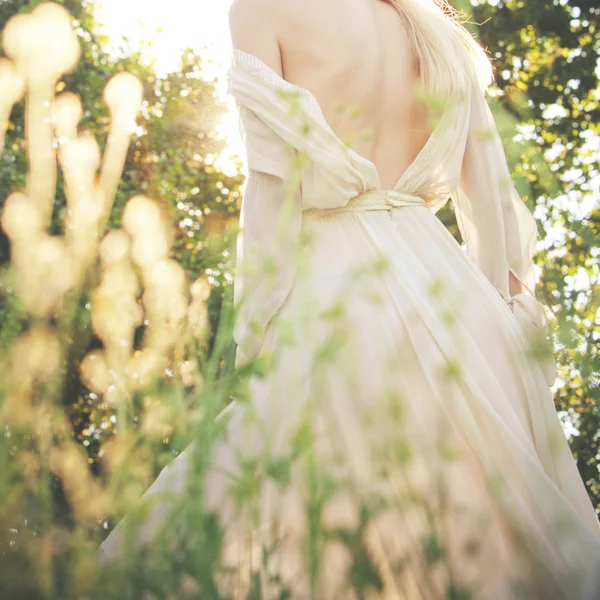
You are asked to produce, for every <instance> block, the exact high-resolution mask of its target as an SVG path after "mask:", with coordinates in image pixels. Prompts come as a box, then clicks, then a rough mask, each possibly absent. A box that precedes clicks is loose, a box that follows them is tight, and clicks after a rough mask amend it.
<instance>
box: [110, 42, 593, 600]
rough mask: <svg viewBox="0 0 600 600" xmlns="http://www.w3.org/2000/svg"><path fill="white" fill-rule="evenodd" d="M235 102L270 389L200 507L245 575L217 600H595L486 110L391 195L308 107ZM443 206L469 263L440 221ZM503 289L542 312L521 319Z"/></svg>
mask: <svg viewBox="0 0 600 600" xmlns="http://www.w3.org/2000/svg"><path fill="white" fill-rule="evenodd" d="M229 81H230V91H231V93H232V94H233V95H234V97H235V98H236V100H237V101H238V106H239V110H240V117H241V124H242V127H243V131H244V134H245V143H246V146H247V150H248V167H249V177H248V181H247V186H246V190H245V194H244V201H243V207H242V237H241V239H240V245H239V261H240V262H239V266H238V272H237V274H236V282H235V296H236V303H237V305H238V306H239V313H238V316H237V326H236V330H235V337H236V341H237V342H238V358H237V362H238V365H243V364H245V363H246V362H247V361H248V360H253V359H255V358H257V357H258V358H260V359H263V360H264V361H265V362H266V363H268V366H267V367H266V374H265V375H264V377H260V378H259V377H254V378H253V379H252V380H251V382H250V386H249V399H248V401H247V402H244V403H234V404H233V405H232V406H231V407H230V409H229V410H228V411H227V414H226V415H225V417H224V422H226V423H227V427H226V431H227V433H226V436H225V438H224V439H223V440H221V441H220V442H219V443H218V444H217V445H216V447H215V448H214V450H213V454H212V458H211V465H212V467H211V470H210V472H209V473H208V475H207V478H206V485H205V488H204V491H205V494H204V495H205V497H204V500H203V501H204V503H205V506H206V507H207V509H209V510H215V511H216V512H217V513H218V514H219V515H220V516H221V522H222V523H223V527H224V529H225V532H226V538H225V539H226V544H225V551H224V554H223V556H222V561H223V564H224V565H226V564H228V565H233V566H234V569H233V573H234V574H233V575H232V574H231V573H230V574H229V575H227V574H226V573H225V572H223V573H222V574H219V575H218V581H219V586H221V590H222V593H223V597H234V598H242V597H244V598H245V597H246V595H245V594H246V592H247V591H248V589H249V586H250V585H251V582H252V580H253V579H252V577H253V576H252V573H254V572H256V573H258V581H260V585H261V588H260V597H261V598H279V597H285V596H284V595H282V593H283V592H282V590H287V591H288V592H289V594H290V596H289V597H291V598H317V599H319V600H321V599H327V598H410V599H412V598H450V597H456V598H459V597H463V596H461V595H460V593H459V592H460V590H464V589H469V590H471V596H469V597H473V598H490V599H492V598H493V599H495V600H497V599H504V598H513V597H514V598H544V599H546V598H552V599H554V598H569V599H571V598H572V599H587V600H592V599H596V598H600V527H599V525H598V519H597V516H596V514H595V512H594V509H593V507H592V504H591V502H590V500H589V498H588V496H587V493H586V490H585V487H584V485H583V482H582V480H581V478H580V476H579V473H578V471H577V468H576V465H575V461H574V460H573V457H572V454H571V452H570V449H569V446H568V443H567V441H566V438H565V435H564V433H563V430H562V427H561V425H560V422H559V419H558V417H557V415H556V412H555V408H554V404H553V399H552V393H551V391H550V389H549V383H551V382H552V381H551V380H552V376H551V373H552V366H553V364H552V361H550V363H551V364H549V363H548V361H546V363H544V362H543V361H541V360H538V358H536V356H535V355H534V354H532V353H531V351H530V348H529V346H530V344H529V341H530V338H529V337H528V335H527V328H528V324H527V316H528V315H527V312H526V311H527V310H530V309H531V311H532V312H531V313H530V314H531V315H533V317H532V319H533V320H532V323H533V328H534V329H535V325H536V324H538V325H539V322H537V323H536V319H539V318H540V317H539V315H537V316H536V313H535V311H536V309H539V305H538V304H537V303H536V301H535V299H534V297H533V295H532V294H533V292H534V287H535V280H534V272H533V267H532V262H531V256H532V253H533V251H534V247H535V242H536V233H537V231H536V226H535V221H534V219H533V217H532V215H531V214H530V212H529V211H528V209H527V208H526V206H525V205H524V204H523V202H522V201H521V199H520V198H519V196H518V194H517V193H516V191H515V189H514V187H513V185H512V183H511V181H510V176H509V171H508V167H507V165H506V159H505V156H504V152H503V149H502V146H501V143H500V141H499V138H498V136H497V133H496V130H495V125H494V121H493V118H492V115H491V112H490V110H489V108H488V105H487V102H486V100H485V96H484V93H483V91H481V90H479V89H473V90H471V91H467V92H466V93H465V94H464V96H463V98H462V99H461V100H460V101H456V102H454V103H451V104H449V105H448V107H447V108H446V109H445V112H444V113H443V115H441V118H440V120H439V121H438V124H437V126H436V127H435V130H434V132H433V134H432V135H431V137H430V139H429V141H428V142H427V144H426V146H425V147H424V148H423V150H422V152H421V153H420V154H419V155H418V157H417V159H416V160H415V161H414V163H413V164H412V165H411V166H410V167H409V168H408V170H407V171H406V172H405V173H404V175H403V176H402V177H401V179H400V180H399V181H398V183H397V185H396V186H395V187H394V188H393V189H392V190H382V189H381V184H380V180H379V176H378V173H377V169H376V167H375V165H374V164H373V163H372V162H371V161H369V160H367V159H365V158H363V157H361V156H360V155H358V154H357V153H356V152H355V151H353V150H352V149H350V148H349V147H347V146H346V145H345V144H344V143H343V142H342V141H341V140H340V139H339V138H338V137H336V135H335V134H334V132H333V131H332V129H331V127H330V126H329V125H328V123H327V122H326V120H325V118H324V116H323V114H322V111H321V110H320V108H319V105H318V102H317V101H316V99H315V98H314V96H313V95H312V94H311V93H310V92H308V91H307V90H304V89H302V88H299V87H297V86H295V85H292V84H290V83H289V82H287V81H285V80H284V79H282V78H281V77H280V76H279V75H278V74H276V73H275V72H274V71H272V70H271V69H270V68H269V67H268V66H266V65H265V64H264V63H262V62H261V61H260V60H258V59H257V58H256V57H254V56H252V55H249V54H247V53H244V52H242V51H239V50H236V51H234V58H233V64H232V67H231V69H230V72H229ZM491 134H493V135H491ZM449 198H451V199H452V201H453V203H454V208H455V211H456V213H457V218H458V222H459V226H460V229H461V232H462V234H463V237H464V239H465V242H466V246H467V253H465V252H464V251H463V249H462V248H461V247H460V245H459V244H458V243H457V242H456V241H455V239H454V238H453V237H452V236H451V235H450V234H449V232H448V231H447V230H446V228H445V227H444V225H443V224H442V223H441V222H440V220H439V219H438V218H437V217H436V216H435V212H436V211H437V210H439V209H440V208H441V207H442V206H443V205H444V203H445V202H446V201H447V200H448V199H449ZM509 270H510V271H512V272H513V274H514V275H515V276H517V277H518V278H519V279H520V280H521V281H522V282H523V283H524V284H525V286H526V288H527V289H528V290H529V292H530V294H529V296H527V295H526V294H524V295H523V296H521V297H520V298H518V299H517V301H516V303H515V305H514V307H513V308H515V311H514V312H513V311H512V310H511V308H510V306H509V303H508V302H507V300H508V273H509ZM519 310H521V312H518V311H519ZM549 373H550V377H549V376H548V374H549ZM192 462H193V446H192V447H190V449H188V450H187V451H185V452H184V453H183V454H182V455H181V456H180V457H179V458H178V459H177V460H176V461H174V463H173V464H172V465H170V466H169V467H167V468H166V469H165V470H164V471H163V472H162V473H161V475H160V477H159V478H158V479H157V481H156V482H155V483H154V485H153V486H152V487H151V488H150V490H149V491H148V492H147V497H151V496H152V495H154V494H156V493H163V494H164V492H165V491H169V492H174V493H175V494H180V493H183V491H184V490H185V488H186V478H187V474H188V473H189V470H190V468H191V467H190V465H191V463H192ZM249 464H250V465H253V466H254V467H255V470H254V471H253V473H254V475H253V477H254V478H253V479H252V478H251V479H252V481H253V482H254V485H252V486H248V489H251V490H252V493H250V492H249V496H250V497H251V501H249V502H248V503H247V504H246V506H245V507H244V509H242V510H238V509H236V507H235V502H234V498H235V497H238V496H236V494H235V493H234V490H239V484H240V478H241V479H243V477H241V475H242V474H243V473H247V467H248V465H249ZM241 465H245V466H244V467H242V466H241ZM257 465H262V466H258V467H257ZM265 465H266V466H265ZM274 465H275V467H274ZM167 504H168V503H166V502H162V503H161V504H159V505H157V507H156V508H155V510H154V513H153V514H152V515H151V517H150V518H149V520H148V524H147V525H146V527H145V529H143V532H142V537H143V539H149V538H150V537H151V536H152V532H153V531H154V530H155V529H156V527H158V523H160V522H164V521H165V519H166V518H167V517H166V515H167V512H166V511H167V508H166V507H167ZM246 533H249V534H251V537H248V536H246V537H244V535H245V534H246ZM122 535H123V525H122V524H121V525H119V526H118V527H117V528H116V530H115V531H114V532H113V533H112V534H111V535H110V536H109V537H108V539H107V540H106V541H105V542H104V544H103V545H102V547H101V551H102V554H103V556H104V557H113V556H116V555H117V553H118V547H119V545H120V544H121V543H122V539H121V538H122ZM273 544H274V546H272V545H273ZM272 547H276V551H273V552H267V553H263V554H260V553H259V550H261V549H262V550H264V549H265V548H271V549H272ZM265 557H267V558H265ZM357 574H358V575H357ZM361 574H362V575H361ZM359 575H360V576H359ZM361 577H362V578H361ZM528 582H529V583H528ZM254 584H255V585H256V581H255V583H254ZM528 585H529V586H533V587H527V586H528ZM227 594H229V596H227ZM452 594H454V595H452ZM199 597H203V596H202V594H200V596H199ZM207 597H208V596H207ZM464 597H467V596H464Z"/></svg>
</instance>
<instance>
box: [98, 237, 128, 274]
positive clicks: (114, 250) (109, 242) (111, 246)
mask: <svg viewBox="0 0 600 600" xmlns="http://www.w3.org/2000/svg"><path fill="white" fill-rule="evenodd" d="M130 245H131V242H130V240H129V236H128V235H127V234H126V233H125V232H124V231H123V230H122V229H114V230H112V231H110V232H109V233H107V234H106V236H105V238H104V239H103V240H102V243H101V244H100V257H101V259H102V263H103V264H104V267H105V268H106V267H107V266H108V265H112V264H115V263H118V262H121V261H122V260H125V259H126V258H127V255H128V253H129V248H130Z"/></svg>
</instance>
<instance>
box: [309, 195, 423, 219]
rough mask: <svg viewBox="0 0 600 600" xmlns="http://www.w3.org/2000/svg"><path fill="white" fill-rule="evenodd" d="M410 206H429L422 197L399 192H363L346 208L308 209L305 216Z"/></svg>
mask: <svg viewBox="0 0 600 600" xmlns="http://www.w3.org/2000/svg"><path fill="white" fill-rule="evenodd" d="M408 206H424V207H426V206H427V203H426V202H425V200H424V199H423V198H421V197H420V196H415V195H414V194H405V193H404V192H399V191H397V190H371V191H368V192H363V193H361V194H358V196H354V197H353V198H350V200H349V201H348V203H347V204H345V205H344V206H335V207H333V208H308V209H306V210H305V211H304V214H305V215H315V216H321V215H323V216H325V215H331V214H337V213H348V212H361V211H365V210H367V211H371V210H387V211H391V210H394V209H396V208H404V207H408Z"/></svg>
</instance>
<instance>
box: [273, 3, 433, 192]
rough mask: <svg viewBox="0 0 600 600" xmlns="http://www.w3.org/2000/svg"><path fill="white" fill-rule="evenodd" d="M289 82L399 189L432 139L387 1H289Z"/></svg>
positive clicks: (285, 54) (404, 38) (285, 38)
mask: <svg viewBox="0 0 600 600" xmlns="http://www.w3.org/2000/svg"><path fill="white" fill-rule="evenodd" d="M284 4H285V5H286V6H285V9H284V10H285V15H284V19H283V22H284V25H283V28H282V30H281V34H280V39H279V46H280V49H281V54H282V64H283V75H284V77H285V79H287V80H288V81H289V82H291V83H293V84H295V85H298V86H300V87H303V88H306V89H308V90H309V91H311V92H312V93H313V94H314V96H315V97H316V99H317V100H318V102H319V104H320V106H321V108H322V110H323V114H324V116H325V118H326V119H327V121H328V122H329V124H330V125H331V127H332V128H333V130H334V131H335V133H336V134H337V135H338V136H339V137H340V138H341V139H343V140H344V141H346V142H347V143H348V144H349V145H350V146H351V147H352V148H353V149H354V150H356V151H357V152H358V153H359V154H361V155H362V156H364V157H365V158H367V159H369V160H371V161H372V162H373V163H375V165H376V167H377V169H378V171H379V175H380V178H381V184H382V186H383V187H384V188H386V187H387V188H391V187H393V186H394V185H395V184H396V182H397V181H398V179H399V178H400V176H401V175H402V173H403V172H404V170H405V169H406V168H407V167H408V166H409V165H410V163H411V162H412V161H413V160H414V159H415V158H416V156H417V154H418V153H419V151H420V150H421V149H422V147H423V146H424V144H425V142H426V141H427V138H428V136H429V134H430V132H431V128H430V125H429V122H428V119H427V114H426V111H425V110H424V108H423V107H422V105H421V103H420V102H419V101H418V100H417V85H418V73H417V66H416V62H415V59H414V54H413V53H412V51H411V47H410V42H409V38H408V34H407V32H406V29H405V25H404V22H403V20H402V18H401V17H400V15H398V13H397V12H396V10H395V9H394V8H393V6H391V5H389V4H387V3H385V2H384V1H383V0H303V1H302V2H284Z"/></svg>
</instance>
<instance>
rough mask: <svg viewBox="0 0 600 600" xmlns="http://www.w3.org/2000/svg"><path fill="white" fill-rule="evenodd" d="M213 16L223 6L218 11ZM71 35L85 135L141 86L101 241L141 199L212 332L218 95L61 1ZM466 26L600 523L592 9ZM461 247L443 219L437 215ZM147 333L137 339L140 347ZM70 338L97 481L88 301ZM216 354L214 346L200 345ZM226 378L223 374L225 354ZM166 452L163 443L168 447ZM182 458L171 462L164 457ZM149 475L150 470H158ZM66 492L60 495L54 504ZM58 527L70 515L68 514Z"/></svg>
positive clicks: (100, 420) (60, 205)
mask: <svg viewBox="0 0 600 600" xmlns="http://www.w3.org/2000/svg"><path fill="white" fill-rule="evenodd" d="M215 1H218V0H215ZM39 3H40V2H39V1H38V0H31V1H29V2H24V1H23V0H2V1H0V30H1V29H3V28H4V26H5V24H6V22H7V21H8V19H9V18H10V17H11V16H13V15H14V14H16V13H18V12H22V11H30V10H31V9H33V8H34V7H35V6H36V5H37V4H39ZM59 3H60V4H63V5H64V6H65V7H66V8H67V9H68V10H69V11H70V13H71V14H72V15H73V17H74V18H75V19H76V29H77V33H78V36H79V38H80V41H81V44H82V49H83V54H82V58H81V60H80V63H79V66H78V67H77V70H76V71H75V72H74V73H72V74H70V75H68V76H65V77H64V78H63V80H62V81H61V82H59V84H58V89H57V92H61V91H62V90H64V89H67V90H69V91H72V92H74V93H76V94H78V95H79V96H80V97H81V99H82V102H83V106H84V111H85V112H84V118H83V121H82V127H83V128H87V129H89V130H90V131H91V132H92V133H93V134H94V136H95V137H96V138H97V139H98V140H99V141H100V143H101V145H102V144H103V143H104V140H105V139H106V135H107V132H108V127H109V119H108V111H107V108H106V106H105V105H104V104H103V102H102V89H103V87H104V85H105V84H106V82H107V80H108V79H109V78H110V77H111V76H112V75H114V74H115V73H118V72H121V71H129V72H131V73H133V74H134V75H136V76H137V77H138V78H139V79H140V80H141V81H142V82H143V84H144V98H145V102H144V105H143V108H142V114H141V116H140V117H139V118H138V128H137V129H136V131H135V132H134V135H133V142H132V144H131V146H130V149H129V153H128V156H127V161H126V165H125V170H124V174H123V178H122V180H121V185H120V188H119V191H118V194H117V199H116V202H115V204H114V206H113V209H112V213H111V216H110V220H109V224H108V228H112V227H118V226H119V225H120V219H121V216H122V212H123V206H124V204H125V202H126V200H127V199H129V198H130V197H131V196H133V195H135V194H139V193H143V194H145V195H148V196H150V197H152V198H153V199H154V200H156V201H158V203H159V205H160V207H161V210H162V212H163V215H164V216H165V217H166V220H167V222H168V223H169V236H170V239H169V242H170V244H171V247H172V249H173V256H174V258H175V259H176V260H177V261H178V262H179V263H180V264H181V265H182V266H183V267H184V269H185V271H186V273H187V274H188V275H189V277H190V279H197V278H198V277H199V276H201V275H203V274H204V275H206V276H208V279H209V281H210V283H211V284H212V294H211V297H210V299H209V316H210V322H211V323H212V324H213V325H215V327H213V330H214V329H215V328H216V323H217V322H218V321H219V315H220V312H221V308H222V306H223V303H227V302H229V301H230V299H231V282H232V268H233V261H232V242H233V238H234V235H235V232H236V226H237V217H238V208H239V200H240V187H241V185H242V184H243V176H242V174H241V165H240V173H239V174H238V175H235V176H229V175H226V174H225V173H223V172H222V171H220V170H219V169H218V168H217V167H216V166H215V158H216V157H217V156H218V155H219V153H220V152H221V151H222V149H223V146H222V144H223V142H220V141H218V140H217V138H216V136H215V127H216V125H217V123H218V122H219V118H220V116H221V114H222V113H223V111H224V110H225V107H224V106H223V105H222V104H221V103H220V101H219V100H218V97H217V95H216V93H215V84H214V82H211V81H210V80H208V79H207V78H206V77H204V75H203V69H204V62H203V56H202V54H201V53H199V52H198V51H194V50H186V51H185V52H183V54H182V56H181V68H180V69H179V70H178V71H176V72H172V73H169V74H167V75H165V76H159V75H158V74H157V72H156V69H155V67H154V65H153V64H152V63H151V62H150V63H149V62H148V61H147V60H141V55H140V54H138V53H136V52H132V51H130V50H129V51H126V50H123V51H122V52H119V53H114V52H108V50H107V42H108V40H107V39H106V38H105V37H103V35H102V34H101V33H100V31H101V29H100V28H99V27H98V23H97V21H96V17H95V11H94V5H93V3H86V2H81V1H80V0H63V1H59ZM455 5H456V7H457V8H458V9H461V10H464V11H465V12H466V13H468V14H469V15H471V22H472V23H473V28H474V30H476V32H477V35H478V37H479V39H480V41H481V42H482V44H483V45H484V46H485V47H487V48H488V50H489V52H490V55H491V56H492V58H493V61H494V67H495V73H496V84H495V92H496V100H497V101H496V102H495V106H494V110H495V113H496V116H497V121H498V125H499V127H500V129H501V132H502V133H503V134H504V135H505V136H506V140H508V139H509V138H514V136H515V134H517V135H516V138H515V139H516V142H517V143H513V142H511V143H510V144H508V145H507V149H508V151H509V162H510V163H511V167H512V171H513V175H514V177H515V179H516V182H517V185H518V188H519V190H520V191H521V193H522V195H523V197H524V199H525V200H526V201H527V203H528V204H529V206H530V207H531V208H532V209H534V210H535V215H536V217H537V219H538V223H539V228H540V234H541V238H542V248H543V252H540V253H539V254H538V257H537V261H538V265H539V267H540V268H541V271H542V277H541V283H540V286H539V288H538V293H539V297H540V299H541V300H542V301H543V302H544V303H545V304H547V305H548V306H549V307H550V308H551V310H552V312H553V313H554V315H555V316H556V320H555V322H554V334H555V343H556V349H557V352H558V361H559V367H560V371H559V380H558V384H557V390H556V395H555V400H556V405H557V409H558V410H559V411H560V414H561V416H562V417H563V419H564V423H565V427H566V429H567V432H568V434H569V436H570V443H571V447H572V449H573V452H574V454H575V457H576V459H577V463H578V467H579V469H580V472H581V474H582V476H583V478H584V481H585V482H586V485H587V488H588V490H589V492H590V495H591V497H592V499H593V501H594V503H595V505H596V506H597V507H598V509H600V474H599V459H600V351H599V348H600V345H599V341H600V308H599V306H600V282H599V276H600V271H599V256H600V205H599V199H600V192H599V189H598V188H599V184H600V173H599V169H598V165H599V160H598V159H599V158H600V106H599V103H600V83H599V76H600V66H599V60H598V55H599V51H600V8H599V7H598V6H597V5H596V3H595V2H593V1H592V0H589V1H587V2H586V1H567V0H556V1H554V2H550V1H548V0H527V1H522V0H508V1H505V2H503V1H490V2H483V1H478V0H473V1H472V3H470V4H469V3H466V2H464V1H457V2H456V3H455ZM24 146H25V142H24V114H23V105H22V104H20V105H17V107H16V108H15V110H14V111H13V113H12V116H11V121H10V124H9V129H8V132H7V137H6V143H5V150H4V154H3V155H2V157H1V158H0V202H2V203H3V202H4V201H5V199H6V198H7V196H8V195H9V194H10V193H11V192H12V191H14V190H17V189H20V188H23V187H24V184H25V177H26V173H27V164H26V161H25V152H24ZM62 186H63V182H62V180H61V179H60V175H59V182H58V196H57V199H56V202H55V205H54V212H53V218H52V229H51V233H56V234H60V233H62V230H61V229H62V227H63V223H64V219H63V211H64V210H65V197H64V190H63V187H62ZM440 216H441V218H442V220H443V221H444V222H445V223H446V225H447V226H448V227H449V228H450V230H451V231H452V232H453V233H454V234H455V235H458V234H457V232H456V226H455V223H454V220H453V215H452V213H451V209H450V207H449V206H448V207H446V208H445V209H444V211H443V212H442V213H441V214H440ZM9 261H10V246H9V243H8V240H7V238H6V237H5V235H4V232H1V233H0V268H1V269H2V277H0V281H1V285H2V287H1V289H0V347H1V348H3V349H7V348H10V347H11V345H12V344H13V343H14V341H15V340H16V339H17V337H18V336H19V335H20V333H21V332H22V331H23V330H24V329H25V328H26V327H27V325H28V323H27V315H26V313H25V311H23V309H22V306H21V305H20V303H19V300H18V298H17V297H16V295H15V294H14V293H13V292H12V287H11V285H10V279H9V276H8V275H7V273H8V272H7V270H6V267H7V266H8V263H9ZM143 329H144V325H141V326H140V331H139V336H141V335H142V334H143ZM77 330H78V333H79V335H78V336H77V338H76V340H74V343H73V344H72V345H71V347H70V349H69V354H68V357H67V359H68V360H67V365H66V366H65V369H66V374H67V385H66V386H65V387H64V391H63V398H62V402H63V405H64V408H65V410H66V412H67V414H68V415H69V419H70V423H71V425H72V427H73V430H74V433H75V436H76V438H77V440H78V441H79V442H80V443H81V445H82V446H83V447H84V448H85V451H86V453H87V456H88V461H89V463H90V464H92V467H93V468H94V469H96V466H97V463H98V462H101V459H102V457H101V455H100V457H99V455H98V454H99V450H100V448H101V446H102V444H103V443H104V442H105V441H106V440H107V439H109V438H110V437H111V436H112V435H113V434H114V432H115V427H114V422H115V419H114V418H113V417H114V414H113V411H112V409H110V408H109V407H108V406H107V405H105V404H103V403H101V402H98V401H97V398H96V397H95V396H94V394H93V393H91V392H90V391H89V390H88V389H87V388H86V386H85V385H84V383H83V382H82V381H81V378H80V376H79V372H80V371H79V364H80V362H81V360H82V359H83V357H84V356H85V355H86V353H88V352H89V351H90V350H91V349H94V348H95V347H100V346H101V343H100V342H99V341H98V340H97V339H96V338H95V336H94V333H93V331H92V328H91V326H90V313H89V298H87V297H85V296H84V297H82V298H81V301H80V305H79V306H78V309H77ZM211 343H212V340H211V339H209V341H208V344H209V345H210V344H211ZM224 356H225V358H224V359H223V364H222V365H221V368H222V369H223V370H224V372H225V371H228V370H230V369H231V364H232V359H233V344H232V343H231V344H230V348H229V352H228V353H227V352H226V353H225V354H224ZM163 444H164V445H165V446H166V447H167V448H168V447H169V445H170V444H171V440H170V439H169V438H168V436H167V437H166V438H165V439H164V440H163ZM173 449H174V450H177V448H176V447H174V448H173ZM162 466H163V465H162V464H160V463H159V464H157V465H156V469H157V470H158V469H159V468H160V467H162ZM60 494H61V491H60V489H57V496H60ZM63 507H64V511H65V520H68V515H67V513H68V510H69V509H68V507H67V504H66V503H64V505H63Z"/></svg>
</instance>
